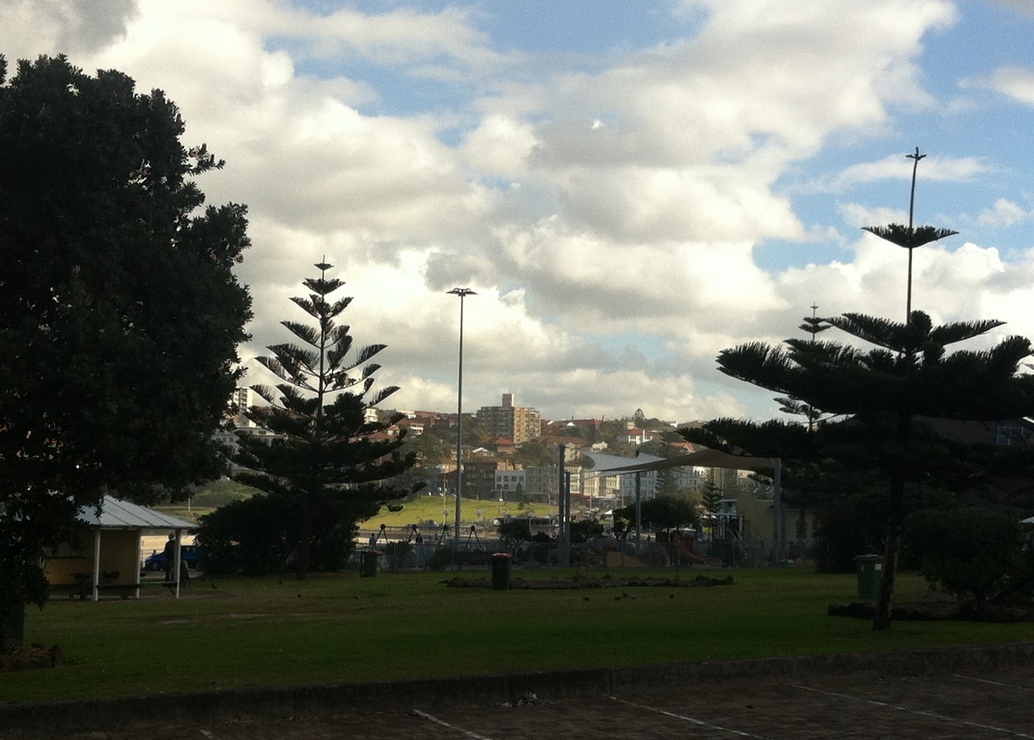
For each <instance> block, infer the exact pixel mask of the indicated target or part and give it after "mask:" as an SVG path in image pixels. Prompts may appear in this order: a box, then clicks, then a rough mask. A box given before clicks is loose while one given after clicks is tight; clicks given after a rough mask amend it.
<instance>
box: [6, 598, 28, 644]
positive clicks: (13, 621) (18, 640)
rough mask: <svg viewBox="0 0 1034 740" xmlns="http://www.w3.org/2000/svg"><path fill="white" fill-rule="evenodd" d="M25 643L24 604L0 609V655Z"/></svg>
mask: <svg viewBox="0 0 1034 740" xmlns="http://www.w3.org/2000/svg"><path fill="white" fill-rule="evenodd" d="M24 642H25V604H22V603H18V604H11V605H9V606H7V607H0V655H2V654H4V653H6V652H8V651H9V650H11V649H12V648H16V647H19V646H21V645H22V644H23V643H24Z"/></svg>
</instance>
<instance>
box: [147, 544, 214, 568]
mask: <svg viewBox="0 0 1034 740" xmlns="http://www.w3.org/2000/svg"><path fill="white" fill-rule="evenodd" d="M180 557H181V558H182V559H183V562H185V563H186V564H187V567H188V568H190V569H191V570H197V569H198V562H199V561H200V560H201V548H200V547H198V546H197V545H183V546H181V547H180ZM167 565H168V558H166V557H165V553H164V552H158V551H155V552H153V553H152V554H151V555H149V556H148V557H147V559H146V560H145V561H144V570H152V571H159V570H165V569H166V567H167Z"/></svg>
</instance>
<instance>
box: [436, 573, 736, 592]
mask: <svg viewBox="0 0 1034 740" xmlns="http://www.w3.org/2000/svg"><path fill="white" fill-rule="evenodd" d="M732 582H733V581H732V576H729V577H728V578H709V577H707V576H697V577H696V578H690V579H688V580H682V579H681V578H679V577H678V576H676V577H674V578H635V577H633V578H612V577H610V576H604V577H603V578H588V577H584V578H579V577H575V578H549V579H534V578H532V579H529V578H511V579H510V588H511V589H529V590H545V591H552V590H582V589H596V588H650V587H654V588H708V587H711V586H731V585H732ZM442 583H444V584H445V585H446V587H448V588H491V587H492V580H491V579H490V578H461V577H459V576H457V577H455V578H447V579H446V580H444V581H442Z"/></svg>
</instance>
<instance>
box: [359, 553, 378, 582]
mask: <svg viewBox="0 0 1034 740" xmlns="http://www.w3.org/2000/svg"><path fill="white" fill-rule="evenodd" d="M380 557H381V553H380V551H379V550H360V551H359V575H360V576H361V577H362V578H373V577H374V576H375V575H377V565H378V562H379V560H380Z"/></svg>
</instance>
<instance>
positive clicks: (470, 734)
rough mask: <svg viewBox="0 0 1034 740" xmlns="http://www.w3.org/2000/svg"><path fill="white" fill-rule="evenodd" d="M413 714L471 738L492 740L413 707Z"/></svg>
mask: <svg viewBox="0 0 1034 740" xmlns="http://www.w3.org/2000/svg"><path fill="white" fill-rule="evenodd" d="M413 714H419V715H420V716H421V717H423V718H424V719H429V720H431V721H432V722H434V723H435V724H437V725H441V726H442V727H448V728H449V729H450V730H456V732H462V733H463V734H464V735H466V736H467V737H473V738H476V739H477V740H492V738H490V737H485V736H484V735H479V734H477V733H476V732H471V731H470V730H464V729H463V728H462V727H457V726H456V725H450V724H449V723H448V722H444V721H442V720H440V719H438V718H437V717H435V716H433V715H430V714H428V713H427V712H421V711H420V710H419V709H414V710H413Z"/></svg>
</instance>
